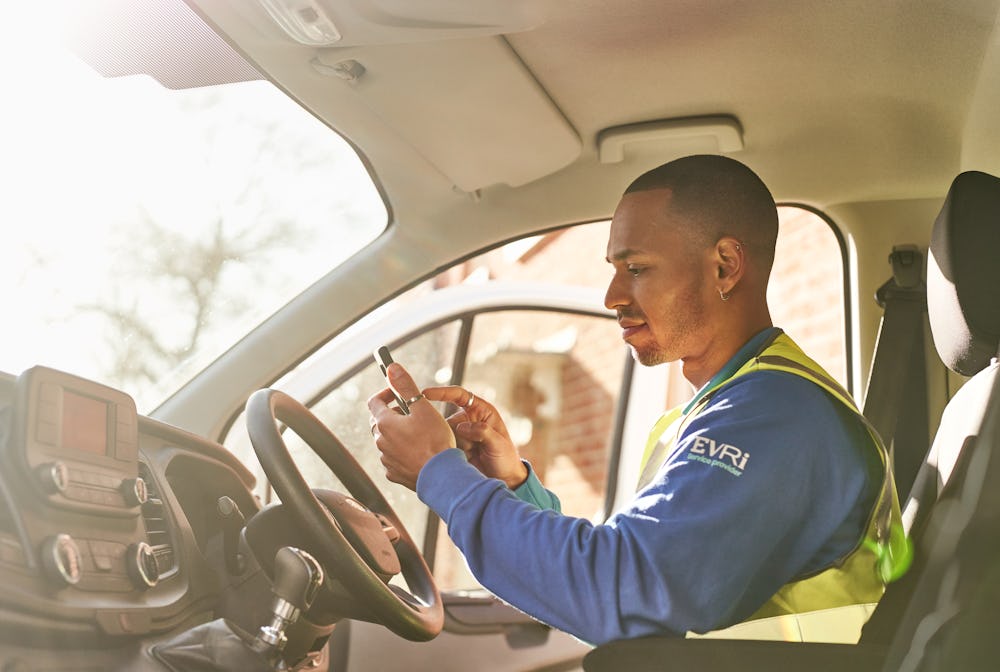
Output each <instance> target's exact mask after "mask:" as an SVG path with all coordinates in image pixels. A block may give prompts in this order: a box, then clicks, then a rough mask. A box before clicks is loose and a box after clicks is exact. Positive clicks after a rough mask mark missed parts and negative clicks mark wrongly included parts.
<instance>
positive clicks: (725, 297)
mask: <svg viewBox="0 0 1000 672" xmlns="http://www.w3.org/2000/svg"><path fill="white" fill-rule="evenodd" d="M730 296H731V293H730V294H726V293H725V292H724V291H722V290H721V289H720V290H719V298H720V299H722V300H723V301H728V300H729V297H730Z"/></svg>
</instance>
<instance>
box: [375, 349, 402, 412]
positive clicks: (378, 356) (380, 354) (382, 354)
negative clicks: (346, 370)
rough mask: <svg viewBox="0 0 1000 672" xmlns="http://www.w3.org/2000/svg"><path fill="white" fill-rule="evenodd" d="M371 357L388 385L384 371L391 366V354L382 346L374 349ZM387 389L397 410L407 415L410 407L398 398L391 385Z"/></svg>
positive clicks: (397, 393)
mask: <svg viewBox="0 0 1000 672" xmlns="http://www.w3.org/2000/svg"><path fill="white" fill-rule="evenodd" d="M372 357H374V358H375V363H376V364H378V370H379V371H381V372H382V375H383V376H384V377H385V382H386V384H388V383H389V378H388V376H386V369H388V368H389V365H390V364H392V354H391V353H390V352H389V348H387V347H386V346H384V345H383V346H381V347H380V348H376V349H375V351H374V352H373V353H372ZM389 389H390V390H392V396H394V397H396V403H397V404H398V405H399V410H401V411H402V412H403V415H409V414H410V406H409V405H408V404H407V403H406V401H405V400H404V399H403V398H402V397H401V396H399V392H396V390H394V389H393V388H392V385H389Z"/></svg>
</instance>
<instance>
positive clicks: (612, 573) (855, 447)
mask: <svg viewBox="0 0 1000 672" xmlns="http://www.w3.org/2000/svg"><path fill="white" fill-rule="evenodd" d="M868 440H869V439H868V436H867V433H866V430H865V429H864V428H863V427H862V426H861V424H860V422H858V420H857V419H856V418H855V417H854V416H853V415H852V414H851V413H850V412H848V411H847V409H845V408H843V406H842V405H841V404H840V403H839V402H837V401H835V400H833V399H832V398H831V397H830V396H828V395H827V393H826V392H824V391H823V390H821V389H820V388H819V387H817V386H816V385H814V384H813V383H811V382H809V381H807V380H805V379H803V378H801V377H799V376H795V375H792V374H788V373H783V372H778V371H757V372H753V373H749V374H746V375H744V376H740V377H739V378H736V379H735V380H733V381H731V382H730V383H729V384H727V385H726V386H725V387H723V388H721V389H720V390H719V391H717V392H716V393H715V395H714V396H713V397H712V400H711V401H710V402H709V405H708V406H707V407H706V408H705V410H703V411H702V412H701V413H700V414H698V415H697V416H696V417H695V418H694V419H693V420H692V421H690V423H689V424H688V425H687V427H686V428H685V430H684V431H683V433H682V435H681V436H680V437H679V438H678V444H677V445H678V448H677V451H676V452H675V453H674V454H675V455H676V456H677V457H676V459H672V460H670V461H669V463H668V464H667V465H665V466H664V468H662V469H661V470H660V472H659V473H658V474H657V476H656V478H655V479H654V480H653V481H652V482H651V483H650V484H649V485H648V486H646V487H645V488H644V489H643V490H641V491H640V492H638V493H636V495H635V497H634V499H633V500H632V501H631V502H630V503H629V504H628V505H627V506H625V508H624V509H622V510H620V511H618V512H617V513H615V514H614V515H613V516H611V518H609V519H608V520H607V521H606V522H605V523H603V524H598V525H595V524H592V523H590V522H589V521H587V520H585V519H581V518H574V517H569V516H564V515H562V514H560V513H558V512H557V511H555V510H553V509H551V508H545V507H547V506H551V504H552V501H553V499H554V497H551V495H546V494H545V493H547V491H545V490H544V488H542V487H541V485H540V484H537V479H535V476H534V474H533V473H532V474H531V475H530V476H529V478H530V479H535V480H533V481H532V482H530V483H529V484H526V485H527V487H525V486H522V487H521V488H519V489H518V490H519V493H520V494H521V495H522V497H523V499H522V498H519V497H518V495H517V494H515V493H514V492H512V491H511V490H510V489H508V488H507V487H506V486H505V485H504V484H503V483H502V482H501V481H499V480H496V479H490V478H486V477H484V476H483V475H482V474H481V473H480V472H479V471H478V470H477V469H476V468H475V467H473V466H472V465H470V464H469V463H468V462H467V461H466V459H465V455H464V453H462V452H461V451H460V450H458V449H450V450H446V451H444V452H442V453H440V454H438V455H436V456H435V457H434V458H432V459H431V460H430V461H429V462H428V463H427V464H426V465H425V466H424V468H423V469H422V471H421V472H420V475H419V478H418V481H417V494H418V496H419V497H420V499H421V500H422V501H423V502H424V503H426V504H427V505H428V506H430V507H431V508H432V509H433V510H434V511H435V512H436V513H437V514H438V515H439V516H441V518H442V519H443V520H444V521H445V523H446V524H447V526H448V533H449V535H450V536H451V538H452V539H453V540H454V542H455V544H456V545H457V546H458V548H459V549H460V550H461V551H462V553H463V554H464V555H465V558H466V561H467V562H468V564H469V567H470V569H471V570H472V572H473V574H474V575H475V576H476V578H477V579H479V581H480V582H481V583H482V584H483V586H485V587H486V588H488V589H489V590H491V591H492V592H493V593H494V594H496V595H497V596H498V597H500V598H501V599H503V600H504V601H506V602H508V603H510V604H511V605H513V606H515V607H517V608H519V609H521V610H523V611H524V612H526V613H527V614H529V615H531V616H533V617H535V618H537V619H538V620H540V621H542V622H544V623H547V624H549V625H551V626H553V627H555V628H558V629H560V630H563V631H566V632H569V633H570V634H572V635H574V636H576V637H578V638H580V639H582V640H584V641H587V642H591V643H594V644H601V643H604V642H608V641H611V640H615V639H622V638H629V637H640V636H645V635H664V634H674V635H683V634H684V633H685V632H687V631H694V632H707V631H709V630H714V629H717V628H721V627H726V626H728V625H732V624H734V623H738V622H740V621H742V620H744V619H746V618H747V617H749V616H750V615H751V614H753V612H755V611H756V610H757V609H758V608H759V607H760V606H761V605H762V604H763V603H764V602H766V601H767V600H768V599H769V598H770V597H771V596H772V595H773V594H774V593H775V592H777V590H778V589H779V588H780V587H781V586H782V585H784V584H785V583H787V582H789V581H790V580H793V579H795V578H798V577H801V576H804V575H807V574H809V573H811V572H814V571H816V570H818V569H821V568H824V567H826V566H827V565H829V564H830V563H831V562H832V561H834V560H835V559H837V558H839V557H841V556H843V555H845V554H847V553H848V552H849V551H850V550H851V549H853V548H854V546H855V545H856V544H857V543H858V541H859V539H860V538H861V536H862V534H863V531H864V527H865V522H866V519H867V516H868V513H869V511H870V509H871V507H872V506H873V503H874V500H875V497H876V495H877V492H878V486H879V484H880V481H881V466H880V465H879V464H878V458H877V456H876V455H875V453H874V451H873V450H871V449H870V448H868ZM726 445H729V446H734V447H736V448H737V449H739V451H740V454H741V455H744V454H749V457H748V458H747V459H746V461H745V463H744V464H743V468H742V469H739V468H737V467H739V460H734V459H733V457H732V456H733V455H735V453H734V452H733V451H731V450H730V451H729V453H728V455H729V457H728V458H724V459H721V460H720V459H715V458H719V457H722V450H723V447H724V446H726ZM713 450H714V451H715V452H714V457H713V458H711V459H703V458H706V457H707V456H711V455H713V453H712V451H713ZM741 459H742V458H741ZM729 467H731V468H729ZM525 500H527V501H525Z"/></svg>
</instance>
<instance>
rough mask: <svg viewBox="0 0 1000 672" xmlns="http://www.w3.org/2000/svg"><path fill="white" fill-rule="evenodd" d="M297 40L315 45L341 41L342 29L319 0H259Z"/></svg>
mask: <svg viewBox="0 0 1000 672" xmlns="http://www.w3.org/2000/svg"><path fill="white" fill-rule="evenodd" d="M257 1H258V2H259V3H260V4H261V6H262V7H263V8H264V9H266V10H267V13H268V14H270V15H271V18H272V19H274V22H275V23H277V24H278V25H279V26H280V27H281V29H282V30H284V31H285V32H286V33H288V35H289V37H291V38H292V39H294V40H295V41H296V42H301V43H302V44H307V45H310V46H314V47H322V46H329V45H331V44H336V43H337V42H339V41H340V37H341V35H340V31H339V30H337V26H336V25H334V23H333V21H332V20H331V19H330V17H329V16H327V15H326V12H325V11H324V10H323V8H322V7H321V6H320V4H319V2H317V0H257Z"/></svg>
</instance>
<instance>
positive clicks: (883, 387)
mask: <svg viewBox="0 0 1000 672" xmlns="http://www.w3.org/2000/svg"><path fill="white" fill-rule="evenodd" d="M889 263H890V264H892V277H891V278H890V279H889V280H888V281H887V282H886V283H885V284H883V285H882V286H881V287H879V288H878V290H877V291H876V292H875V300H876V301H877V302H878V304H879V305H880V306H882V308H883V309H884V312H883V314H882V323H881V325H880V327H879V335H878V342H877V343H876V346H875V357H874V359H873V361H872V368H871V374H870V375H869V377H868V390H867V391H866V393H865V402H864V409H863V413H864V415H865V417H866V418H868V420H869V421H870V422H871V423H872V425H873V426H874V427H875V429H876V430H877V431H878V433H879V435H881V437H882V440H883V442H884V443H885V446H886V448H887V449H888V450H889V454H890V456H891V459H892V463H893V471H894V474H895V478H896V487H897V489H898V493H899V498H900V501H906V497H907V495H908V494H909V492H910V488H911V487H912V485H913V480H914V478H915V477H916V475H917V471H918V470H919V469H920V465H921V464H922V463H923V461H924V459H925V457H926V455H927V450H928V448H929V447H930V432H929V428H928V418H927V384H926V380H927V373H926V364H925V360H924V324H925V323H926V321H927V287H926V285H925V284H924V281H923V278H922V271H923V255H922V254H921V253H920V250H919V249H918V248H917V246H915V245H899V246H895V247H893V248H892V254H890V255H889Z"/></svg>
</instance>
